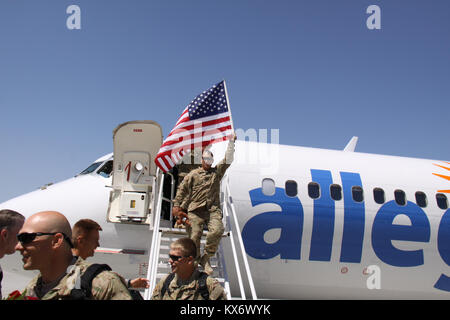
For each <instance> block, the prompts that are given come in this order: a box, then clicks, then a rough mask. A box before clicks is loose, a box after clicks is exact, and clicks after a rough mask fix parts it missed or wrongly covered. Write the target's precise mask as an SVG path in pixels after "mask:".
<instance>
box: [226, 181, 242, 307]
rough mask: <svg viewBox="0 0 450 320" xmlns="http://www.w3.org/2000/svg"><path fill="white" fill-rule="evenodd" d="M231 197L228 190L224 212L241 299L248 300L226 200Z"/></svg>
mask: <svg viewBox="0 0 450 320" xmlns="http://www.w3.org/2000/svg"><path fill="white" fill-rule="evenodd" d="M228 197H229V194H228V190H225V197H224V200H225V201H224V202H225V203H224V204H225V205H224V209H225V210H224V211H225V216H226V217H227V224H228V227H229V231H228V232H229V233H230V243H231V251H232V253H233V260H234V264H235V267H236V274H237V278H238V284H239V290H240V292H241V299H242V300H246V296H245V290H244V284H243V281H242V275H241V267H240V265H239V260H238V257H237V252H236V245H235V244H234V241H233V239H234V237H233V230H232V227H231V226H232V224H231V221H230V214H229V213H228V210H229V209H228V203H227V201H226V199H227V198H228Z"/></svg>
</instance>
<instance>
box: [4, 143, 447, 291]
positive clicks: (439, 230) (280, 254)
mask: <svg viewBox="0 0 450 320" xmlns="http://www.w3.org/2000/svg"><path fill="white" fill-rule="evenodd" d="M213 151H214V153H215V159H216V160H217V161H220V160H221V157H222V156H223V153H224V148H223V145H222V144H218V145H217V146H215V149H214V150H213ZM436 165H442V166H444V167H445V166H447V167H448V163H447V164H446V163H445V162H442V161H431V160H424V159H413V158H402V157H393V156H381V155H372V154H363V153H356V152H344V151H334V150H323V149H313V148H303V147H292V146H282V145H268V144H261V143H259V144H258V143H252V142H242V141H237V143H236V154H235V160H234V162H233V164H232V165H231V167H230V168H229V169H228V171H227V174H226V176H225V177H224V179H227V180H226V181H227V183H228V184H229V186H230V190H231V196H232V199H233V203H234V206H235V208H236V211H237V215H238V217H239V225H240V229H241V234H242V238H243V241H244V245H245V248H246V251H247V257H248V259H249V263H250V269H251V270H252V276H253V280H254V283H255V287H256V291H257V294H258V297H259V298H275V299H280V298H281V299H303V298H325V299H339V298H342V299H346V298H358V299H361V298H363V299H364V298H367V299H372V298H375V299H377V298H382V299H396V298H399V299H409V298H412V299H415V298H444V299H447V298H449V297H450V293H449V290H450V279H448V278H447V275H448V276H450V267H449V264H450V250H449V244H447V243H448V240H449V238H450V218H449V216H450V210H449V209H448V208H445V207H443V208H440V207H439V206H438V204H437V200H436V194H440V196H439V197H440V199H442V195H443V196H444V197H445V195H446V194H448V193H446V192H445V191H446V190H441V189H445V188H447V189H448V187H447V185H446V183H447V184H448V182H447V180H444V179H441V178H440V177H439V176H436V175H433V173H437V174H445V169H442V167H438V166H436ZM110 184H111V178H105V177H102V176H100V175H98V174H96V172H95V171H94V172H93V173H90V174H85V175H80V176H77V177H75V178H71V179H68V180H65V181H63V182H60V183H57V184H54V185H51V186H49V187H47V188H46V189H44V190H37V191H34V192H31V193H28V194H25V195H23V196H20V197H17V198H14V199H12V200H10V201H7V202H5V203H2V204H1V205H0V207H1V208H8V209H13V210H17V211H19V212H21V213H23V214H24V215H26V216H29V215H31V214H33V213H35V212H38V211H42V210H56V211H60V212H62V213H63V214H65V215H66V216H67V218H68V219H69V221H70V223H71V224H73V223H75V222H76V221H78V220H79V219H82V218H90V219H93V220H96V221H97V222H99V223H100V224H101V226H102V228H103V232H102V233H101V241H100V244H101V246H102V248H101V249H100V250H99V252H100V253H97V254H96V256H95V257H94V258H96V259H98V260H102V261H107V262H109V263H111V264H112V267H113V269H115V270H116V271H117V272H119V273H122V274H123V275H124V276H125V277H133V276H136V275H137V274H138V273H141V274H145V271H142V270H140V269H142V268H143V266H144V265H145V263H146V262H147V260H148V250H149V248H150V242H151V235H152V232H151V231H150V230H149V227H148V225H133V224H121V223H107V222H106V215H107V209H108V199H109V198H108V197H109V191H110V189H109V188H107V187H105V186H106V185H110ZM331 186H332V187H331ZM331 189H333V190H332V191H330V190H331ZM374 189H376V190H377V196H379V194H380V192H381V191H380V190H382V193H383V194H384V202H383V203H377V202H376V201H375V199H374ZM438 190H441V191H438ZM416 192H422V193H424V194H425V196H426V206H425V207H420V206H419V205H418V204H416ZM361 194H362V199H359V198H358V197H360V195H361ZM394 194H397V199H396V198H395V196H394ZM402 194H404V197H405V204H402V203H401V201H402V197H403V196H402ZM339 195H340V197H339ZM332 197H333V198H335V199H333V198H332ZM353 197H356V198H355V199H356V200H354V198H353ZM360 200H362V201H360ZM445 200H446V199H445ZM379 202H380V201H379ZM399 203H400V204H399ZM109 249H111V250H110V251H111V252H115V251H116V252H117V251H118V250H125V251H126V250H129V251H130V250H131V251H133V252H135V253H136V252H137V253H143V254H123V253H121V254H114V253H110V254H108V253H105V252H107V251H108V250H109ZM101 252H103V253H101ZM0 263H1V264H2V267H3V270H4V272H5V280H4V288H5V287H7V282H8V277H10V276H11V277H13V276H16V277H17V279H23V281H22V282H24V281H25V280H28V279H29V278H31V277H32V273H31V272H29V271H23V270H21V268H20V265H21V262H20V259H19V257H18V254H17V253H16V254H15V255H13V256H9V257H5V258H4V259H2V260H1V261H0ZM9 266H10V269H9V270H8V267H9ZM28 275H29V276H28ZM16 285H18V284H16ZM10 287H11V286H10ZM13 289H20V287H19V288H17V287H16V288H13ZM6 291H7V289H4V294H5V293H6Z"/></svg>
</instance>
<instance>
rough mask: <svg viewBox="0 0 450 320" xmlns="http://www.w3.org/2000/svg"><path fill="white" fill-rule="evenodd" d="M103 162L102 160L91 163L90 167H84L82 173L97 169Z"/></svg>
mask: <svg viewBox="0 0 450 320" xmlns="http://www.w3.org/2000/svg"><path fill="white" fill-rule="evenodd" d="M101 164H102V162H95V163H93V164H91V165H90V166H89V167H87V168H86V169H84V170H83V171H81V172H80V175H81V174H88V173H92V172H94V171H95V170H97V168H98V167H99V166H100V165H101Z"/></svg>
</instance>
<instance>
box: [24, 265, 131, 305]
mask: <svg viewBox="0 0 450 320" xmlns="http://www.w3.org/2000/svg"><path fill="white" fill-rule="evenodd" d="M89 265H90V264H89V263H88V262H86V261H84V260H83V259H82V258H78V259H77V260H76V262H75V264H73V265H70V266H69V267H68V268H67V273H66V275H65V276H64V277H63V278H62V279H61V280H60V281H59V283H58V284H57V285H56V286H55V287H53V288H52V289H50V291H48V292H47V293H46V294H45V295H44V296H43V297H41V298H40V299H41V300H65V299H70V292H71V291H72V289H74V288H80V282H81V275H82V274H83V273H84V271H85V270H86V269H87V268H88V267H89ZM40 278H41V274H39V275H37V276H36V277H35V278H34V279H33V280H32V281H31V282H30V283H29V284H28V286H27V287H26V288H25V290H24V293H25V295H26V296H31V297H36V298H39V297H38V295H37V294H36V291H37V288H36V287H37V286H38V283H39V282H40ZM92 299H93V300H131V299H132V297H131V295H130V293H129V291H128V289H127V287H126V285H125V282H124V280H123V279H122V278H121V277H120V276H118V275H117V274H116V273H114V272H111V271H103V272H101V273H100V274H99V275H97V276H96V277H95V278H94V279H93V280H92Z"/></svg>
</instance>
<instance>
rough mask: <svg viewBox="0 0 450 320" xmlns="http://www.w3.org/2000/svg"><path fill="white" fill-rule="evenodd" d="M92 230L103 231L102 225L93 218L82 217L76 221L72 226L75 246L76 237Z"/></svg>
mask: <svg viewBox="0 0 450 320" xmlns="http://www.w3.org/2000/svg"><path fill="white" fill-rule="evenodd" d="M92 230H98V231H102V227H100V225H99V224H98V223H97V222H95V221H94V220H91V219H81V220H79V221H78V222H77V223H75V224H74V226H73V228H72V242H73V244H74V246H75V247H76V245H77V241H76V239H77V238H78V236H80V235H86V234H89V233H90V232H91V231H92Z"/></svg>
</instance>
